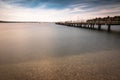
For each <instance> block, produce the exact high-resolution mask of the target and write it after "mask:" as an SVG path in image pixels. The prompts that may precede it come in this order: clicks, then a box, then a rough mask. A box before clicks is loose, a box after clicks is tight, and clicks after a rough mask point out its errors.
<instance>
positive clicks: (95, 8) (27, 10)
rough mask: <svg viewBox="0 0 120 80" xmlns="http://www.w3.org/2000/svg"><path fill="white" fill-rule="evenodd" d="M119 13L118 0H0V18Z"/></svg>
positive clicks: (86, 16)
mask: <svg viewBox="0 0 120 80" xmlns="http://www.w3.org/2000/svg"><path fill="white" fill-rule="evenodd" d="M115 15H120V0H0V20H7V21H50V22H51V21H64V20H84V19H90V18H95V17H104V16H115Z"/></svg>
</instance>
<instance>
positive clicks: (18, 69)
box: [0, 50, 120, 80]
mask: <svg viewBox="0 0 120 80" xmlns="http://www.w3.org/2000/svg"><path fill="white" fill-rule="evenodd" d="M0 80H120V54H119V51H117V50H116V51H112V50H111V51H102V52H96V53H86V54H80V55H75V56H67V57H62V58H49V57H48V59H44V60H34V61H29V62H22V63H16V64H6V65H0Z"/></svg>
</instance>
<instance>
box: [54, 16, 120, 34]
mask: <svg viewBox="0 0 120 80" xmlns="http://www.w3.org/2000/svg"><path fill="white" fill-rule="evenodd" d="M56 24H59V25H66V26H73V27H80V28H88V29H96V28H95V26H96V25H97V26H98V28H97V30H101V27H102V26H103V25H107V31H108V32H110V31H111V26H112V25H120V16H114V17H109V16H108V17H104V18H95V19H89V20H87V21H86V22H71V21H67V22H57V23H56Z"/></svg>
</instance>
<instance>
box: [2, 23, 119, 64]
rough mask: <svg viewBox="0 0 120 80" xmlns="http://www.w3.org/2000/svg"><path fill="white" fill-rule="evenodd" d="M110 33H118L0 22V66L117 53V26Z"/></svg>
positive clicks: (48, 24)
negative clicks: (74, 56)
mask: <svg viewBox="0 0 120 80" xmlns="http://www.w3.org/2000/svg"><path fill="white" fill-rule="evenodd" d="M104 29H105V28H104ZM112 30H114V31H117V32H112V33H107V32H106V31H97V30H89V29H82V28H73V27H66V26H61V25H56V24H54V23H40V24H39V23H0V64H11V63H21V62H25V61H34V60H42V59H46V58H49V57H55V58H57V57H66V56H72V55H78V54H86V53H97V52H100V51H109V50H119V49H120V26H113V27H112Z"/></svg>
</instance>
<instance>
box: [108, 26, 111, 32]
mask: <svg viewBox="0 0 120 80" xmlns="http://www.w3.org/2000/svg"><path fill="white" fill-rule="evenodd" d="M110 31H111V25H110V24H108V32H110Z"/></svg>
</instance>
